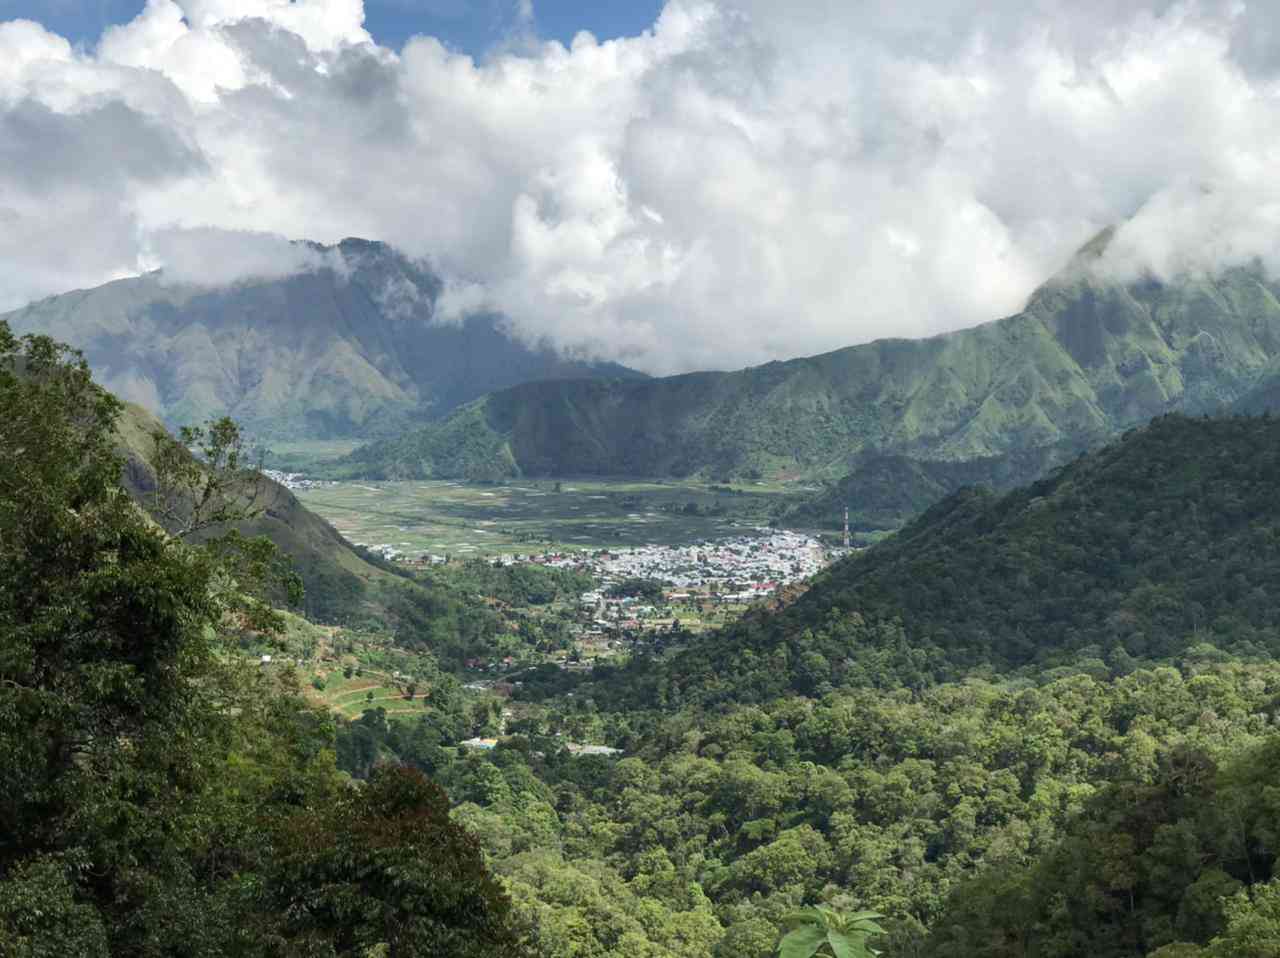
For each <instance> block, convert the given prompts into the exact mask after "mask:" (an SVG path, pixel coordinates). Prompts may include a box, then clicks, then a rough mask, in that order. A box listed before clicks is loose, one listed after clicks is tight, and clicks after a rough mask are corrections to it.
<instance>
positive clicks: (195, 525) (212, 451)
mask: <svg viewBox="0 0 1280 958" xmlns="http://www.w3.org/2000/svg"><path fill="white" fill-rule="evenodd" d="M151 439H152V442H153V444H154V453H153V455H152V456H151V467H152V469H153V470H154V472H155V488H154V489H153V490H152V493H151V495H150V497H149V503H148V507H149V508H150V510H151V512H152V514H153V515H154V516H155V517H156V518H157V520H158V521H160V522H162V523H163V524H164V526H165V528H167V529H168V530H169V532H170V533H171V534H173V535H175V536H177V537H178V538H180V539H185V538H188V537H190V536H194V535H196V534H197V533H199V532H201V531H202V530H204V529H208V528H211V527H214V526H225V525H228V524H230V523H235V522H242V521H244V520H246V519H253V518H256V517H257V516H259V515H260V514H261V513H262V508H261V505H260V501H261V499H262V497H263V495H264V493H265V490H266V477H265V476H264V475H263V473H262V469H261V463H260V462H256V463H255V462H252V461H250V460H249V459H248V457H247V456H246V453H245V449H244V436H243V435H242V434H241V432H240V427H239V425H238V424H237V423H236V422H235V420H233V419H231V418H230V417H229V416H223V417H222V418H221V419H211V420H209V421H208V422H207V423H205V424H203V425H200V426H183V427H182V428H181V429H180V430H178V438H176V439H175V438H174V437H173V436H171V435H169V433H167V432H165V431H164V430H163V429H157V430H156V431H155V432H153V433H152V436H151ZM192 450H194V453H193V451H192Z"/></svg>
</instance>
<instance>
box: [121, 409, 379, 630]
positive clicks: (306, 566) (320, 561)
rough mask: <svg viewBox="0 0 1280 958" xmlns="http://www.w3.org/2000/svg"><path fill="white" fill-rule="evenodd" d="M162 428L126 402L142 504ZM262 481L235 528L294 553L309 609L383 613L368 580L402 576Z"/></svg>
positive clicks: (326, 616) (126, 451)
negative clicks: (250, 512)
mask: <svg viewBox="0 0 1280 958" xmlns="http://www.w3.org/2000/svg"><path fill="white" fill-rule="evenodd" d="M161 428H163V425H162V424H161V422H160V420H159V419H158V418H156V417H155V416H153V415H152V414H151V413H149V412H148V411H147V410H145V409H143V408H142V407H141V406H138V405H135V404H132V403H129V404H126V405H125V408H124V411H123V412H122V414H121V416H120V418H119V420H118V421H117V423H116V435H117V440H118V447H119V450H120V452H121V454H122V455H123V456H124V460H125V469H124V476H123V483H124V487H125V488H126V489H127V490H128V492H129V493H130V495H132V496H133V497H134V498H135V499H137V500H138V501H139V502H141V503H142V504H143V505H144V506H145V505H146V503H147V496H148V494H149V493H150V492H152V491H153V490H154V489H155V473H154V470H153V469H152V466H151V460H152V457H153V455H154V453H155V442H154V440H153V438H152V437H153V436H154V434H155V431H156V430H157V429H161ZM260 482H261V484H262V493H261V495H260V497H259V500H258V503H257V505H258V507H259V508H260V509H261V513H260V514H259V515H258V516H257V517H256V518H254V519H251V520H249V521H246V522H242V523H239V524H238V525H237V528H238V529H239V530H240V531H241V532H242V533H243V534H244V535H248V536H266V537H267V538H268V539H270V540H271V541H272V542H274V543H275V544H276V546H277V547H279V549H280V550H281V551H282V552H283V553H285V554H287V555H288V556H290V558H291V559H292V560H293V567H294V570H295V571H296V572H298V574H299V575H300V576H301V577H302V580H303V583H304V585H305V587H306V598H305V600H304V602H305V605H304V608H305V611H306V612H307V614H308V615H309V616H311V617H313V618H317V619H319V620H321V621H345V620H349V619H351V618H353V617H356V618H359V617H360V616H361V615H363V614H366V613H372V614H382V613H383V611H384V610H383V605H384V603H383V601H382V600H381V599H380V598H378V597H377V595H376V590H375V594H374V595H371V594H370V590H369V586H370V584H375V585H387V586H398V585H400V582H399V579H398V577H397V576H396V575H394V574H393V573H392V572H390V571H387V570H386V569H384V568H382V567H381V566H380V565H378V564H377V563H378V561H379V560H377V559H375V558H374V557H372V556H369V555H367V554H364V553H362V552H360V551H358V550H357V549H356V548H355V547H354V546H353V545H352V544H351V543H349V542H348V541H347V540H346V539H344V538H343V537H342V535H341V534H340V533H339V532H338V531H337V530H336V529H334V528H333V526H331V525H330V524H329V523H328V522H326V521H325V520H324V519H322V518H320V516H318V515H316V514H315V513H314V512H311V511H310V510H309V509H307V508H306V506H304V505H303V504H302V503H301V502H299V501H298V498H297V497H296V496H295V495H294V494H293V493H292V492H290V491H289V490H288V489H286V488H285V487H284V486H282V485H280V484H279V483H277V482H274V481H272V480H270V479H267V478H266V477H263V478H262V479H261V480H260ZM215 531H216V530H215Z"/></svg>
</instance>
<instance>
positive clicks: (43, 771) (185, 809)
mask: <svg viewBox="0 0 1280 958" xmlns="http://www.w3.org/2000/svg"><path fill="white" fill-rule="evenodd" d="M120 408H121V407H120V404H119V402H117V401H116V400H115V399H114V398H113V397H111V396H110V395H109V394H107V393H106V392H104V391H103V390H102V389H100V388H99V387H98V386H96V385H95V384H94V383H93V381H92V378H91V377H90V374H89V370H88V368H87V366H86V365H85V364H84V362H83V360H82V359H81V358H80V357H79V356H78V355H77V354H75V353H74V352H72V351H71V350H69V349H68V348H67V347H65V346H61V345H59V344H57V343H55V342H53V341H52V340H50V339H48V338H45V337H26V338H24V339H21V340H19V339H17V338H15V337H13V336H12V335H11V334H10V332H9V329H8V327H7V325H6V324H5V323H3V322H0V956H4V958H11V956H12V958H19V956H20V958H37V956H40V958H43V956H53V955H85V956H92V958H97V956H105V955H113V956H142V955H159V954H175V955H176V954H181V955H187V956H192V958H196V956H199V958H205V956H208V958H214V956H218V955H224V954H235V955H242V956H246V958H266V956H267V955H278V954H297V955H302V954H308V955H321V954H328V955H330V956H335V955H344V956H346V955H351V956H352V958H354V956H355V954H357V952H353V951H352V950H350V949H349V948H347V947H345V944H344V943H345V942H347V941H357V940H358V941H359V943H360V945H361V949H360V951H359V952H358V954H360V955H365V954H368V953H369V951H370V948H373V949H376V948H377V947H378V946H379V945H388V946H389V947H390V948H391V949H392V951H391V953H394V954H437V953H442V954H459V955H468V954H476V955H478V954H495V955H516V954H520V953H521V951H520V946H519V945H518V940H517V936H516V933H515V932H514V931H513V930H512V929H511V925H510V922H509V918H508V910H507V906H506V904H505V899H503V897H502V896H501V893H500V891H498V890H497V888H496V886H495V885H494V884H493V882H492V880H491V879H489V878H488V876H487V874H486V873H485V871H484V868H483V863H482V862H481V860H480V858H479V855H478V853H476V852H475V850H474V848H473V847H472V846H471V845H470V843H469V841H470V840H469V839H468V838H467V837H466V836H465V835H464V834H462V833H461V832H459V831H457V830H456V829H455V828H453V826H452V825H451V824H450V823H449V822H448V804H447V801H446V800H445V799H444V796H443V793H441V792H440V790H439V789H438V788H436V787H435V786H431V785H430V784H429V783H426V782H425V781H424V780H420V779H413V780H408V779H404V778H396V777H392V778H390V779H388V780H387V781H386V782H384V783H382V784H380V785H376V786H375V787H372V788H371V789H370V790H368V791H363V790H360V789H353V788H352V787H351V786H350V785H349V784H348V783H347V782H346V781H344V780H343V778H342V777H340V776H339V774H338V773H337V770H336V769H335V768H334V764H333V756H332V752H331V748H332V728H333V726H332V719H331V718H330V717H329V716H328V715H326V714H325V713H323V712H322V711H321V710H317V709H313V708H310V707H309V706H307V704H306V703H305V702H304V701H303V700H302V698H301V696H300V690H299V689H298V688H297V682H296V677H293V678H291V676H292V673H289V672H285V673H281V674H280V675H274V674H271V675H269V674H267V673H266V672H264V671H263V670H260V669H257V668H253V667H251V666H250V665H249V664H248V663H247V662H246V661H245V660H244V659H243V658H240V657H237V656H234V655H230V654H228V646H227V645H226V644H225V643H224V642H223V641H222V636H221V634H220V627H221V626H222V624H223V623H224V621H225V620H226V618H227V617H228V615H229V613H232V612H234V611H235V606H234V602H233V600H232V596H233V595H234V592H235V586H234V574H235V573H234V572H233V571H229V570H228V568H227V566H226V565H224V564H223V559H222V557H221V556H220V555H219V554H218V553H217V552H216V551H214V550H210V549H208V548H204V547H193V546H192V545H191V544H190V543H188V542H186V541H183V540H182V539H181V538H179V537H176V536H173V535H170V534H169V533H167V532H166V531H165V530H164V529H163V528H162V527H161V526H160V525H158V524H157V523H156V522H155V521H153V520H152V519H151V517H150V516H148V515H147V514H146V512H145V511H144V510H143V509H142V508H141V507H140V506H139V505H138V504H136V503H135V502H134V501H133V500H132V499H131V498H130V497H129V494H128V493H127V492H126V491H125V490H124V488H122V486H121V475H122V469H123V462H122V460H121V458H120V457H119V456H118V455H117V453H116V451H115V447H116V441H117V440H116V435H115V432H114V426H115V422H116V417H117V415H118V414H119V411H120ZM263 557H264V558H269V557H267V556H266V553H265V550H264V551H263ZM319 810H323V811H319ZM322 835H328V836H329V838H328V841H327V843H326V842H322V841H319V840H318V836H322ZM415 863H420V864H417V865H415ZM356 886H358V887H356ZM348 904H350V905H351V906H352V907H353V908H355V909H356V911H357V913H350V912H347V911H345V910H344V909H345V908H346V906H347V905H348ZM366 945H367V947H366ZM455 946H456V947H455ZM352 947H354V945H353V946H352ZM486 949H487V950H486Z"/></svg>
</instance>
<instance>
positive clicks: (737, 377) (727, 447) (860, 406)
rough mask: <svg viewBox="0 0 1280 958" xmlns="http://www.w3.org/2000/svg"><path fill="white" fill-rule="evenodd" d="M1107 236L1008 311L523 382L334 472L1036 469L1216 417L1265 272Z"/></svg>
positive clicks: (1249, 356) (1250, 361)
mask: <svg viewBox="0 0 1280 958" xmlns="http://www.w3.org/2000/svg"><path fill="white" fill-rule="evenodd" d="M1105 240H1106V236H1104V237H1101V238H1100V239H1099V240H1098V241H1095V243H1093V244H1091V245H1090V246H1089V247H1086V249H1085V250H1084V251H1082V252H1081V254H1080V255H1079V256H1077V258H1076V259H1075V260H1074V261H1073V262H1072V263H1071V265H1070V266H1068V267H1067V268H1066V269H1065V270H1064V271H1063V273H1062V274H1061V275H1059V276H1057V277H1055V278H1054V279H1052V280H1051V281H1049V282H1048V283H1046V284H1045V285H1044V286H1042V287H1041V288H1040V289H1039V290H1037V291H1036V292H1035V293H1034V294H1033V295H1032V297H1031V298H1030V301H1029V302H1028V304H1027V306H1026V308H1025V309H1024V310H1023V312H1021V313H1019V314H1018V315H1016V316H1011V317H1008V318H1006V319H1001V320H998V321H996V322H993V323H988V324H986V325H983V326H978V327H976V328H973V329H967V330H962V331H960V332H955V333H948V334H946V335H942V336H936V337H933V338H931V339H923V340H882V341H878V342H874V343H870V344H867V345H863V346H854V347H850V348H848V349H842V350H839V351H836V352H833V353H827V354H825V355H821V356H814V357H811V358H808V359H795V360H791V361H788V362H774V363H769V364H767V365H764V366H759V367H755V368H752V369H745V370H742V371H740V372H733V373H712V372H708V373H693V374H689V375H684V376H674V377H669V378H665V379H656V380H648V381H643V382H602V381H595V382H588V381H576V382H545V383H530V384H526V385H524V386H519V387H516V388H513V389H510V390H506V391H503V392H499V393H496V394H494V395H491V396H489V397H487V398H485V399H483V400H481V401H480V402H479V403H478V404H477V405H475V406H473V407H469V408H468V409H466V410H464V411H461V412H459V413H458V415H457V418H456V420H452V419H450V420H446V421H445V422H443V423H439V424H431V425H427V426H424V427H423V428H421V429H419V430H418V431H416V432H414V433H411V434H409V435H407V436H404V437H401V438H395V439H389V440H386V441H384V442H381V443H378V444H375V445H373V446H370V447H368V448H366V449H363V450H357V452H356V453H354V454H353V455H352V456H351V457H350V459H349V461H348V464H347V471H349V472H352V473H358V474H363V475H367V476H372V477H379V476H385V477H450V478H456V477H473V478H492V477H495V476H504V475H521V474H523V475H586V474H591V475H637V476H639V475H643V476H668V475H671V476H684V475H689V474H703V475H707V476H711V477H716V476H729V475H733V476H740V477H752V476H759V475H765V476H795V475H809V476H825V477H828V478H832V479H834V478H838V477H840V476H843V475H845V474H847V473H848V472H849V471H850V470H851V469H854V468H857V466H858V463H859V461H860V457H862V456H868V455H875V456H884V455H890V456H903V457H907V458H909V459H913V460H926V461H929V462H931V463H937V464H941V463H947V464H953V463H967V462H972V461H978V462H982V461H991V462H998V461H1000V460H1006V459H1007V460H1009V461H1011V462H1014V463H1018V462H1020V461H1021V460H1020V459H1019V457H1023V456H1026V455H1027V453H1028V451H1035V455H1033V456H1032V458H1035V456H1037V455H1039V456H1043V458H1044V459H1045V460H1046V463H1051V462H1054V461H1063V459H1064V457H1069V456H1070V455H1071V454H1072V453H1073V452H1074V451H1076V450H1078V449H1081V448H1090V447H1093V446H1096V445H1097V444H1099V443H1101V442H1103V441H1105V440H1106V439H1107V438H1109V437H1112V436H1114V435H1117V434H1118V433H1120V432H1122V431H1124V430H1125V429H1128V428H1130V427H1132V426H1135V425H1140V424H1142V423H1143V422H1145V421H1147V420H1148V419H1150V418H1151V417H1153V416H1156V415H1160V414H1162V413H1166V412H1170V411H1183V412H1188V413H1197V414H1198V413H1201V412H1214V411H1217V410H1219V409H1220V408H1222V407H1223V406H1225V405H1228V404H1230V403H1232V402H1234V401H1235V400H1236V399H1238V398H1239V397H1240V396H1242V395H1243V394H1244V393H1246V392H1247V391H1248V390H1249V388H1250V387H1251V385H1252V384H1253V383H1254V381H1255V380H1256V379H1257V378H1258V377H1259V376H1260V375H1261V374H1262V373H1263V371H1264V370H1265V369H1267V368H1268V366H1269V364H1271V363H1272V362H1273V361H1274V360H1275V359H1276V358H1277V356H1278V355H1280V302H1278V301H1277V298H1276V293H1277V290H1280V287H1278V286H1277V285H1276V284H1275V283H1274V282H1273V281H1272V280H1271V279H1269V278H1267V277H1266V276H1265V274H1263V273H1262V272H1261V271H1258V270H1253V269H1245V268H1237V269H1233V270H1230V271H1228V272H1226V273H1224V274H1222V275H1220V276H1218V277H1217V278H1215V279H1193V278H1183V279H1181V280H1179V281H1176V282H1171V283H1168V284H1162V283H1158V282H1155V281H1144V282H1138V283H1133V284H1129V285H1122V284H1120V283H1118V282H1116V281H1115V280H1113V279H1110V278H1108V274H1107V273H1106V271H1105V260H1102V261H1099V259H1098V257H1099V256H1101V255H1102V253H1103V251H1104V250H1105V246H1106V242H1105ZM461 436H465V439H466V441H465V442H459V441H458V438H459V437H461ZM446 437H448V438H447V441H446ZM1010 457H1011V458H1010ZM934 468H935V469H936V468H938V467H936V466H935V467H934ZM997 473H998V470H997ZM1026 478H1028V476H1027V474H1026V473H1025V472H1023V471H1021V470H1020V469H1014V471H1013V481H1021V480H1025V479H1026Z"/></svg>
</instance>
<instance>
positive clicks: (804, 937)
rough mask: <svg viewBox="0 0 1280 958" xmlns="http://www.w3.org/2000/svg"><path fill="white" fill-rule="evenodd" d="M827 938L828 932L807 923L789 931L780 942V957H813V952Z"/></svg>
mask: <svg viewBox="0 0 1280 958" xmlns="http://www.w3.org/2000/svg"><path fill="white" fill-rule="evenodd" d="M826 940H827V934H826V932H825V931H824V930H823V929H822V928H819V927H818V926H817V925H805V926H804V927H803V928H797V929H796V930H795V931H792V932H788V933H787V934H786V935H784V936H783V938H782V941H780V942H778V958H813V954H814V953H815V952H816V951H817V950H818V949H819V948H821V947H822V943H823V942H824V941H826Z"/></svg>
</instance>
